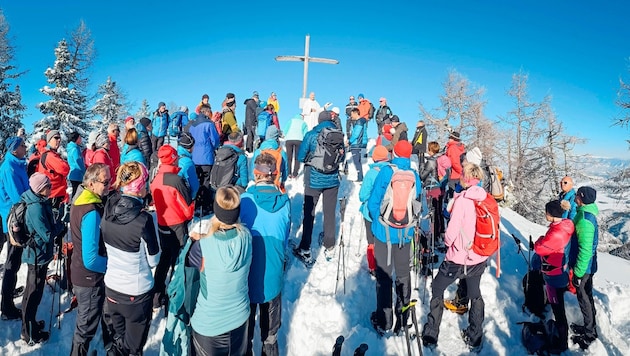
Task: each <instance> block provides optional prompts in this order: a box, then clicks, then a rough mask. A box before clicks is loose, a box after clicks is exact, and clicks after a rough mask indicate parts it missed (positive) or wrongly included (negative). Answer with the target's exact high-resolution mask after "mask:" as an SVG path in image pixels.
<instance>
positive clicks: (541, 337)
mask: <svg viewBox="0 0 630 356" xmlns="http://www.w3.org/2000/svg"><path fill="white" fill-rule="evenodd" d="M519 324H523V330H522V331H521V342H522V343H523V346H525V348H526V349H527V353H529V354H531V355H549V354H559V353H561V352H562V351H564V349H563V347H562V344H563V342H561V340H560V338H561V337H560V330H559V329H558V325H557V324H556V321H555V320H553V319H549V320H547V321H542V320H541V321H537V322H530V321H524V322H520V323H519ZM565 345H566V344H565Z"/></svg>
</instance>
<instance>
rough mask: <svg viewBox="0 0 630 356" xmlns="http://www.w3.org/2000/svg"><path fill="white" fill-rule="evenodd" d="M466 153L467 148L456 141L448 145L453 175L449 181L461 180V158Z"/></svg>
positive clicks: (447, 152)
mask: <svg viewBox="0 0 630 356" xmlns="http://www.w3.org/2000/svg"><path fill="white" fill-rule="evenodd" d="M464 152H466V146H464V144H463V143H461V142H459V141H455V140H451V141H448V142H447V143H446V156H447V157H448V158H449V159H450V160H451V175H450V177H449V179H459V178H460V177H461V176H462V161H461V156H462V154H463V153H464Z"/></svg>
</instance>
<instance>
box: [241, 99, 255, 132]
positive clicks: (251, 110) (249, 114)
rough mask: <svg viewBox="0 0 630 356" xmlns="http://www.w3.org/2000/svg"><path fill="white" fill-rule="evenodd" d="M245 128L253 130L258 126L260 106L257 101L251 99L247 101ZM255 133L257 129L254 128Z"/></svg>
mask: <svg viewBox="0 0 630 356" xmlns="http://www.w3.org/2000/svg"><path fill="white" fill-rule="evenodd" d="M244 104H245V127H247V128H248V129H249V128H252V126H254V125H256V108H257V107H258V104H257V103H256V100H254V99H252V98H249V99H247V100H245V103H244ZM253 129H254V131H255V129H256V128H255V127H254V128H253Z"/></svg>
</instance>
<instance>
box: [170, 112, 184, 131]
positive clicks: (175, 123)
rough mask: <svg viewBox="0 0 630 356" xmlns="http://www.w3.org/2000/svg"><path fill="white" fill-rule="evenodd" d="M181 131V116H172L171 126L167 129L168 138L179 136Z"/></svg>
mask: <svg viewBox="0 0 630 356" xmlns="http://www.w3.org/2000/svg"><path fill="white" fill-rule="evenodd" d="M181 131H182V114H177V115H175V116H173V119H172V120H171V124H170V125H169V127H168V135H169V136H179V134H180V133H181Z"/></svg>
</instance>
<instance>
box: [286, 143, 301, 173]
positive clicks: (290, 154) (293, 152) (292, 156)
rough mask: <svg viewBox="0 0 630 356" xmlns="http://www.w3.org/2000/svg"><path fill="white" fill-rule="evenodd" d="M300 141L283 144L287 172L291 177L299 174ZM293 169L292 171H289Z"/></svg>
mask: <svg viewBox="0 0 630 356" xmlns="http://www.w3.org/2000/svg"><path fill="white" fill-rule="evenodd" d="M301 144H302V141H298V140H289V141H286V142H285V143H284V147H285V148H286V149H287V160H288V162H287V163H288V168H289V172H290V174H291V175H292V176H297V175H298V173H299V172H300V161H298V157H297V156H298V152H299V151H300V145H301ZM291 167H293V169H291Z"/></svg>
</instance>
